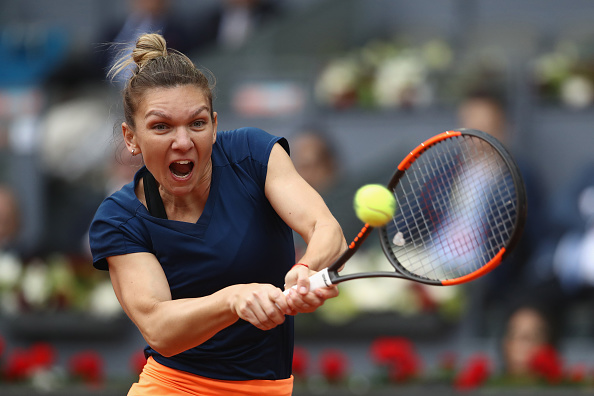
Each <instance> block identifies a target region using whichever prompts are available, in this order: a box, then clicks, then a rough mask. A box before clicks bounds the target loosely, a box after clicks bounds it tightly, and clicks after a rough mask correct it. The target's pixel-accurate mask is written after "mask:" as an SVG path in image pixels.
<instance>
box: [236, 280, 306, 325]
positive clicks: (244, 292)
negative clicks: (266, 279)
mask: <svg viewBox="0 0 594 396" xmlns="http://www.w3.org/2000/svg"><path fill="white" fill-rule="evenodd" d="M229 291H230V292H231V296H230V300H229V304H230V308H231V310H232V311H233V312H234V313H235V314H236V315H237V316H239V318H240V319H243V320H245V321H247V322H250V323H251V324H253V325H254V326H256V327H257V328H259V329H260V330H270V329H272V328H274V327H276V326H278V325H280V324H282V323H283V322H284V321H285V315H292V314H294V312H293V310H292V309H291V308H290V307H289V305H288V303H287V299H286V297H285V295H284V294H283V292H282V291H281V289H279V288H277V287H274V286H273V285H270V284H260V283H250V284H241V285H234V286H230V287H229Z"/></svg>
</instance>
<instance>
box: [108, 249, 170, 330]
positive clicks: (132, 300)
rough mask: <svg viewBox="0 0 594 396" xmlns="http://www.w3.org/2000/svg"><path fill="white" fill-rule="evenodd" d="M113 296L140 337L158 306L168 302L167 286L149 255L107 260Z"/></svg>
mask: <svg viewBox="0 0 594 396" xmlns="http://www.w3.org/2000/svg"><path fill="white" fill-rule="evenodd" d="M107 262H108V264H109V275H110V277H111V283H112V284H113V288H114V291H115V294H116V296H117V298H118V300H119V301H120V304H121V305H122V308H123V309H124V311H125V312H126V314H127V315H128V316H129V317H130V319H131V320H132V321H133V322H134V323H135V324H136V326H138V328H139V329H140V331H141V332H142V333H144V328H145V326H146V325H147V324H148V322H149V320H150V318H151V313H152V312H153V310H154V308H155V307H156V305H157V304H158V303H160V302H164V301H169V300H171V291H170V289H169V282H167V278H166V276H165V273H164V272H163V268H162V267H161V265H160V263H159V261H158V260H157V258H156V257H155V256H154V255H153V254H151V253H130V254H124V255H121V256H112V257H108V258H107Z"/></svg>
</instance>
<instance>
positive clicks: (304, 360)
mask: <svg viewBox="0 0 594 396" xmlns="http://www.w3.org/2000/svg"><path fill="white" fill-rule="evenodd" d="M308 364H309V353H308V352H307V350H306V349H305V348H300V347H295V350H294V351H293V374H294V375H295V376H296V377H301V378H305V377H306V376H307V366H308Z"/></svg>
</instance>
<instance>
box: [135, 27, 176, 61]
mask: <svg viewBox="0 0 594 396" xmlns="http://www.w3.org/2000/svg"><path fill="white" fill-rule="evenodd" d="M166 56H167V43H166V42H165V39H164V38H163V36H161V35H160V34H156V33H148V34H143V35H142V36H140V37H139V38H138V40H137V41H136V47H135V48H134V49H133V50H132V60H133V61H134V63H136V65H138V68H139V69H141V68H142V67H143V66H144V65H145V64H146V63H147V62H149V61H151V60H153V59H156V58H159V57H166Z"/></svg>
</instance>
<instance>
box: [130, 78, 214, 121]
mask: <svg viewBox="0 0 594 396" xmlns="http://www.w3.org/2000/svg"><path fill="white" fill-rule="evenodd" d="M205 106H206V107H207V108H208V110H210V103H209V100H208V97H207V96H206V94H205V93H204V91H203V90H202V89H200V88H199V87H197V86H195V85H180V86H175V87H158V88H152V89H148V90H146V91H145V92H144V95H143V96H142V99H141V101H140V102H139V104H138V108H137V112H136V115H138V116H141V117H144V115H145V114H147V113H149V112H151V111H152V110H159V111H167V112H172V113H184V112H188V111H194V110H195V109H197V108H200V107H205Z"/></svg>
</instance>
